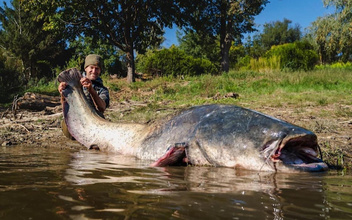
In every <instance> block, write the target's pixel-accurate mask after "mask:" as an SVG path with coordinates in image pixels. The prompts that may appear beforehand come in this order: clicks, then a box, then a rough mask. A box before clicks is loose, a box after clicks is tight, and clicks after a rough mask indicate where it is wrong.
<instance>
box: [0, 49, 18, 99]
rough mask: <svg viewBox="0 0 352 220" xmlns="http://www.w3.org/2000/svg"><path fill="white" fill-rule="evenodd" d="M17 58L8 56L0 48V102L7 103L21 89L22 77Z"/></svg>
mask: <svg viewBox="0 0 352 220" xmlns="http://www.w3.org/2000/svg"><path fill="white" fill-rule="evenodd" d="M20 67H21V65H20V64H19V62H18V60H16V59H14V58H11V57H9V56H8V55H7V54H6V53H5V52H4V50H3V49H1V48H0V103H8V102H10V101H12V99H13V97H14V96H15V95H16V94H17V93H18V92H20V91H21V86H22V79H21V77H22V76H21V75H20V74H19V73H20V72H19V71H18V69H17V68H20Z"/></svg>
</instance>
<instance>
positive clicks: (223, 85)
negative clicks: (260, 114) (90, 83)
mask: <svg viewBox="0 0 352 220" xmlns="http://www.w3.org/2000/svg"><path fill="white" fill-rule="evenodd" d="M121 86H128V87H130V89H132V93H133V91H144V92H149V93H148V97H147V98H148V100H149V101H151V102H162V101H164V102H165V101H167V102H169V103H171V105H172V106H173V107H177V106H190V105H197V104H204V103H227V104H239V105H251V106H252V105H253V106H262V105H266V106H277V105H285V104H292V105H299V106H302V107H304V106H305V105H311V104H314V105H322V106H323V105H327V104H330V103H333V102H337V101H338V102H341V103H346V104H351V98H350V95H351V91H352V71H348V70H340V71H335V70H314V71H309V72H303V71H302V72H280V71H271V72H262V73H261V72H254V71H230V72H229V73H223V74H221V75H217V76H214V75H201V76H194V77H185V78H184V79H180V78H170V77H160V78H156V79H153V80H151V81H146V82H136V83H134V84H130V85H128V84H126V85H121ZM230 92H231V93H236V94H238V95H239V97H238V98H236V99H235V98H231V97H226V94H228V93H230ZM134 98H135V99H136V100H145V99H146V97H144V96H143V93H140V95H139V96H135V97H134ZM249 103H250V104H249Z"/></svg>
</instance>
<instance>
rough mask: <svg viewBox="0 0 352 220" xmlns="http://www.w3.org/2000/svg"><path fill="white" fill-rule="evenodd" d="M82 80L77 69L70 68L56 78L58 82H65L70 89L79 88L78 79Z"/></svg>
mask: <svg viewBox="0 0 352 220" xmlns="http://www.w3.org/2000/svg"><path fill="white" fill-rule="evenodd" d="M81 78H82V75H81V73H80V72H79V70H78V69H77V68H71V69H67V70H65V71H62V72H61V73H60V74H59V76H58V77H57V80H58V81H59V82H66V83H67V84H69V85H70V86H72V87H80V86H81V83H80V79H81Z"/></svg>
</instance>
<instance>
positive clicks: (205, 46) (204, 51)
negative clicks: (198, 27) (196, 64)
mask: <svg viewBox="0 0 352 220" xmlns="http://www.w3.org/2000/svg"><path fill="white" fill-rule="evenodd" d="M178 41H179V48H180V49H181V50H183V51H185V53H186V54H187V55H190V56H193V57H195V58H203V59H207V60H210V61H211V62H212V63H216V64H219V61H220V43H219V39H218V38H214V37H210V36H209V35H204V34H199V33H196V32H195V31H193V30H188V31H186V33H185V35H184V36H182V37H180V36H178Z"/></svg>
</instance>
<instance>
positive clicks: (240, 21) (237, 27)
mask: <svg viewBox="0 0 352 220" xmlns="http://www.w3.org/2000/svg"><path fill="white" fill-rule="evenodd" d="M268 2H269V1H267V0H251V1H240V0H236V1H223V0H214V1H182V4H180V5H181V7H182V10H181V12H182V15H181V16H180V17H181V18H182V22H185V23H186V27H187V28H190V29H193V30H196V31H197V32H198V33H203V34H205V35H208V36H209V37H210V38H215V37H216V36H219V42H220V43H219V44H220V50H221V52H220V56H221V59H220V60H221V61H220V64H221V70H222V71H225V72H228V71H229V65H230V64H229V57H228V54H229V50H230V47H231V45H232V44H233V42H234V40H236V39H239V38H241V37H242V34H244V33H248V32H252V31H253V30H254V28H253V26H254V22H253V21H254V16H256V15H258V14H259V13H260V12H261V11H262V10H263V8H264V6H265V5H266V4H267V3H268ZM204 43H207V42H206V41H205V42H204Z"/></svg>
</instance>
